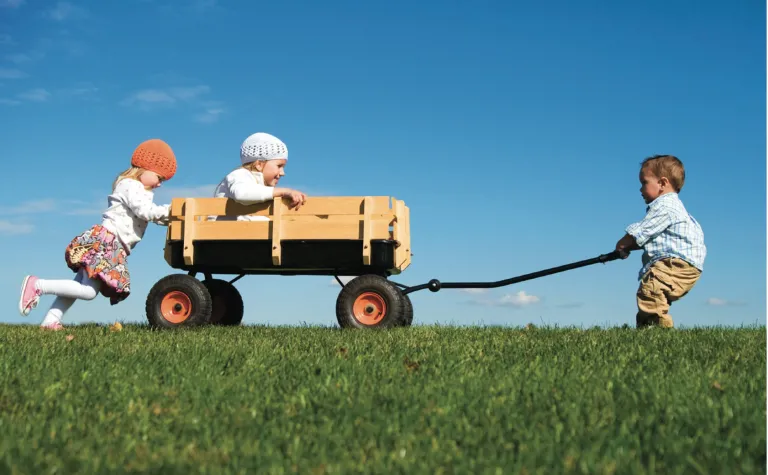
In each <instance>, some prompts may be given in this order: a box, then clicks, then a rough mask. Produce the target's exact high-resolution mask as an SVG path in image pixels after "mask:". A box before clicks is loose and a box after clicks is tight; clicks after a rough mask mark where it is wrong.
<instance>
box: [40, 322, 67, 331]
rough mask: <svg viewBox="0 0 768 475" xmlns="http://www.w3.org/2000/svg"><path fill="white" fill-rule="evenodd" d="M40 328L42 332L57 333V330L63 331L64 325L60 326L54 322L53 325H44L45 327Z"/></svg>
mask: <svg viewBox="0 0 768 475" xmlns="http://www.w3.org/2000/svg"><path fill="white" fill-rule="evenodd" d="M40 328H41V329H43V330H53V331H58V330H63V329H64V325H62V324H61V323H59V322H54V323H48V324H45V325H40Z"/></svg>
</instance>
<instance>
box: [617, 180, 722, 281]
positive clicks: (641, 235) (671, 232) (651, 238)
mask: <svg viewBox="0 0 768 475" xmlns="http://www.w3.org/2000/svg"><path fill="white" fill-rule="evenodd" d="M626 232H627V234H629V235H631V236H632V237H634V238H635V241H636V242H637V245H638V246H640V247H642V248H643V267H642V269H641V270H640V275H639V277H638V279H642V278H643V276H644V275H645V273H646V272H648V269H650V267H651V265H652V264H653V263H654V262H656V261H658V260H660V259H664V258H669V257H677V258H680V259H683V260H684V261H686V262H687V263H689V264H691V265H692V266H694V267H695V268H697V269H699V270H700V271H703V270H704V258H705V257H706V255H707V247H706V246H705V245H704V232H703V231H702V229H701V225H699V223H698V222H697V221H696V220H695V219H694V218H693V216H691V215H690V214H688V211H687V210H686V209H685V206H683V202H682V201H680V198H679V197H678V195H677V193H665V194H663V195H661V196H659V197H658V198H656V199H655V200H654V201H652V202H651V204H650V205H648V208H647V210H646V215H645V218H644V219H643V220H642V221H640V222H638V223H633V224H630V225H629V226H627V229H626Z"/></svg>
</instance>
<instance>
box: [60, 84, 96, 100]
mask: <svg viewBox="0 0 768 475" xmlns="http://www.w3.org/2000/svg"><path fill="white" fill-rule="evenodd" d="M97 92H99V88H97V87H96V86H94V85H93V84H91V83H89V82H84V83H78V84H77V85H76V86H73V87H70V88H65V89H61V90H60V91H59V93H61V94H64V95H67V96H73V97H75V96H77V97H83V96H93V95H94V94H95V93H97Z"/></svg>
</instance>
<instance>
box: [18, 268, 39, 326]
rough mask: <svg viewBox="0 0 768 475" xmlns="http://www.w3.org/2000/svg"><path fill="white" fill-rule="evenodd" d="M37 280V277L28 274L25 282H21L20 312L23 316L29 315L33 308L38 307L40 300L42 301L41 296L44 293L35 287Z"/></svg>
mask: <svg viewBox="0 0 768 475" xmlns="http://www.w3.org/2000/svg"><path fill="white" fill-rule="evenodd" d="M37 280H38V279H37V277H35V276H33V275H28V276H26V277H24V282H22V283H21V297H20V298H19V312H20V313H21V315H22V316H23V317H26V316H27V315H29V312H31V311H32V309H33V308H35V307H37V304H38V302H40V296H41V295H42V292H40V291H39V290H37V288H35V284H36V283H37Z"/></svg>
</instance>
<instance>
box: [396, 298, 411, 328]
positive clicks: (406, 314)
mask: <svg viewBox="0 0 768 475" xmlns="http://www.w3.org/2000/svg"><path fill="white" fill-rule="evenodd" d="M398 290H400V289H398ZM400 293H402V290H400ZM403 302H404V303H405V309H404V310H403V319H402V321H401V322H400V326H403V327H410V326H411V324H413V302H411V298H410V297H408V296H407V295H405V294H403Z"/></svg>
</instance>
